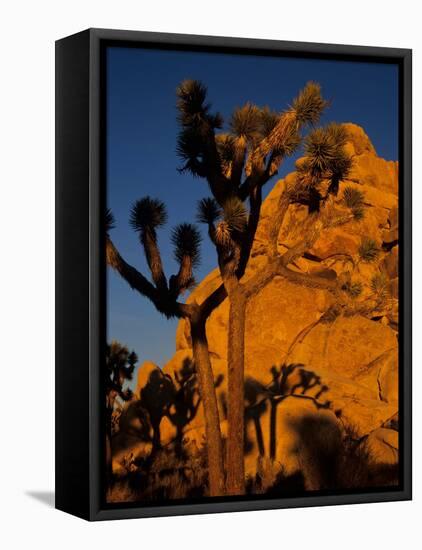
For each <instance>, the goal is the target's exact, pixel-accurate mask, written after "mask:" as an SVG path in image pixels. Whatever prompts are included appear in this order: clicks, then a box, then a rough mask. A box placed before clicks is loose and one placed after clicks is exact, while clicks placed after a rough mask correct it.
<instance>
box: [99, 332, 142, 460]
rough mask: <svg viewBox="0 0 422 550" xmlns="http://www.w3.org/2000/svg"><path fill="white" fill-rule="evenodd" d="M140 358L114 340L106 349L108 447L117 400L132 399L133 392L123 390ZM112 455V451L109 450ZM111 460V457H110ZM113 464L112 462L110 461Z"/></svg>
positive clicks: (127, 389)
mask: <svg viewBox="0 0 422 550" xmlns="http://www.w3.org/2000/svg"><path fill="white" fill-rule="evenodd" d="M137 361H138V357H137V355H136V353H135V352H134V351H132V352H129V350H128V348H127V347H126V346H122V345H121V344H119V342H116V341H115V340H113V341H112V342H111V344H107V347H106V362H105V367H106V369H105V380H104V382H105V392H106V412H107V419H106V437H107V446H108V447H109V446H110V444H111V435H112V415H113V410H114V405H115V402H116V398H117V397H119V398H120V399H122V400H123V401H129V400H130V399H131V398H132V392H131V390H130V389H129V388H126V389H123V386H124V383H125V382H126V381H127V380H132V376H133V371H134V369H135V365H136V362H137ZM108 453H110V449H108ZM108 458H109V459H111V457H108ZM108 462H109V464H111V460H108Z"/></svg>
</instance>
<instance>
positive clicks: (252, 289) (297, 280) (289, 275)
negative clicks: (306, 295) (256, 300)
mask: <svg viewBox="0 0 422 550" xmlns="http://www.w3.org/2000/svg"><path fill="white" fill-rule="evenodd" d="M274 277H283V278H284V279H287V280H288V281H290V282H292V283H294V284H299V285H302V286H307V287H309V288H321V289H323V290H329V291H331V292H337V290H338V283H337V281H335V280H329V279H325V278H323V277H319V276H317V275H309V274H305V273H299V272H296V271H292V270H291V269H289V268H288V267H286V266H285V265H284V262H283V257H277V258H273V259H270V260H269V261H268V263H267V265H266V266H265V267H264V268H263V269H262V270H261V271H260V272H258V273H257V274H256V275H255V276H254V277H252V278H251V279H250V280H249V281H248V282H247V283H245V284H244V288H245V293H246V295H247V297H248V298H251V297H252V296H255V295H256V294H258V292H259V291H260V290H262V289H263V288H264V287H265V286H266V285H267V284H268V283H269V282H270V281H271V280H272V279H273V278H274Z"/></svg>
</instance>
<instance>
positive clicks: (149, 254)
mask: <svg viewBox="0 0 422 550" xmlns="http://www.w3.org/2000/svg"><path fill="white" fill-rule="evenodd" d="M166 220H167V213H166V208H165V205H164V204H163V203H162V202H161V201H159V200H157V199H152V198H150V197H145V198H142V199H140V200H138V201H136V203H135V204H134V205H133V207H132V211H131V216H130V222H131V225H132V227H133V229H134V230H135V231H136V232H137V233H138V234H139V240H140V243H141V245H142V248H143V250H144V253H145V257H146V260H147V264H148V267H149V269H150V272H151V278H152V282H151V281H149V280H148V279H147V278H146V277H145V276H144V275H143V274H142V273H140V272H139V271H138V270H137V269H135V268H134V267H133V266H131V265H130V264H128V263H127V262H126V261H125V260H124V259H123V258H122V256H121V255H120V253H119V252H118V250H117V249H116V247H115V246H114V244H113V242H112V240H111V238H110V236H109V232H110V230H111V229H112V227H113V225H114V219H113V215H112V213H111V212H110V211H107V212H106V220H105V222H106V229H107V237H106V259H107V263H108V265H109V266H110V267H112V268H113V269H115V270H116V271H117V272H118V273H119V274H120V275H121V277H122V278H123V279H124V280H125V281H126V282H127V283H128V284H129V285H130V286H131V288H133V289H134V290H136V291H137V292H139V293H140V294H142V295H143V296H145V297H147V298H148V299H149V300H150V301H151V302H152V303H153V304H154V306H155V307H156V309H157V310H158V311H159V312H160V313H162V314H163V315H164V316H165V317H167V318H172V317H177V318H184V319H187V320H188V321H189V323H190V328H191V337H192V348H193V359H194V363H195V369H196V372H197V375H198V380H199V387H200V394H201V400H202V403H203V405H204V417H205V432H206V440H207V457H208V473H209V493H210V495H211V496H217V495H222V494H223V492H224V469H223V450H222V439H221V432H220V419H219V414H218V408H217V399H216V395H215V390H214V377H213V373H212V368H211V361H210V357H209V352H208V342H207V338H206V333H205V322H206V320H207V318H208V316H209V315H210V313H211V312H212V311H213V309H214V308H215V307H216V306H217V305H218V304H219V303H221V301H222V300H223V299H224V293H223V292H221V291H217V292H215V293H213V294H212V295H210V296H209V297H208V298H207V299H206V300H205V301H204V302H202V303H201V304H198V303H196V302H193V303H190V304H185V303H183V302H181V301H180V300H179V297H180V295H181V294H183V293H184V292H185V291H186V290H187V289H189V288H190V287H191V286H192V285H193V284H194V276H193V270H194V268H195V266H196V265H197V263H198V260H199V244H200V235H199V233H198V231H197V230H196V229H195V227H194V226H193V225H191V224H187V223H186V224H181V225H178V226H177V227H176V228H175V229H174V231H173V234H172V242H173V245H174V252H175V258H176V260H177V261H178V263H179V270H178V272H177V273H176V274H174V275H172V276H171V277H170V278H169V279H167V277H166V275H165V273H164V268H163V264H162V260H161V254H160V250H159V247H158V242H157V233H156V230H157V228H159V227H160V226H162V225H164V223H165V222H166ZM154 433H155V438H156V443H158V437H159V427H157V426H155V429H154Z"/></svg>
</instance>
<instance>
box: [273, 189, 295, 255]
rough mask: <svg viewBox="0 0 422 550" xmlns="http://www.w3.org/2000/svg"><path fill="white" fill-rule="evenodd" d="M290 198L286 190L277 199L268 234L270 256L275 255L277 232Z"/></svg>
mask: <svg viewBox="0 0 422 550" xmlns="http://www.w3.org/2000/svg"><path fill="white" fill-rule="evenodd" d="M289 204H290V198H289V196H288V193H287V191H283V192H282V193H281V195H280V197H279V199H278V204H277V209H276V213H275V215H274V216H273V218H272V220H271V225H270V229H269V235H268V254H269V256H270V257H275V256H277V242H278V234H279V233H280V229H281V226H282V225H283V222H284V218H285V216H286V213H287V210H288V208H289Z"/></svg>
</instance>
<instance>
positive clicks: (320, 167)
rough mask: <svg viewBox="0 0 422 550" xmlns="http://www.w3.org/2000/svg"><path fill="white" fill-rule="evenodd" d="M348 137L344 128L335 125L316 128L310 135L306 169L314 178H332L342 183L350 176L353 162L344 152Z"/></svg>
mask: <svg viewBox="0 0 422 550" xmlns="http://www.w3.org/2000/svg"><path fill="white" fill-rule="evenodd" d="M346 137H347V136H346V132H345V130H344V128H343V127H341V126H340V125H338V124H335V123H332V124H329V125H328V126H326V127H324V128H316V129H315V130H313V131H312V132H310V133H309V134H308V136H307V137H306V140H305V160H304V167H306V169H307V170H308V171H309V172H310V173H311V174H312V176H314V177H316V178H321V177H331V178H334V179H336V180H337V181H340V180H342V179H344V178H345V177H346V176H347V175H348V173H349V171H350V169H351V167H352V160H351V157H350V155H348V154H347V153H346V151H345V150H344V144H345V141H346Z"/></svg>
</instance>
